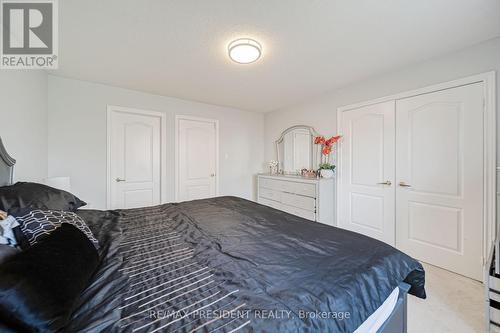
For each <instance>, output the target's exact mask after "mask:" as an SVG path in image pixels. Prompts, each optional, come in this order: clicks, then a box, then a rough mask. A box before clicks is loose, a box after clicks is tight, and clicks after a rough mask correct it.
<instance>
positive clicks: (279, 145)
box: [276, 125, 320, 174]
mask: <svg viewBox="0 0 500 333" xmlns="http://www.w3.org/2000/svg"><path fill="white" fill-rule="evenodd" d="M316 136H318V133H317V132H316V130H315V129H314V128H312V127H311V126H306V125H296V126H292V127H290V128H287V129H286V130H284V131H283V133H281V136H280V138H279V139H278V140H276V155H277V156H276V158H277V160H278V170H280V171H281V172H283V173H284V174H300V171H301V170H302V169H308V170H310V169H317V168H318V165H319V158H320V152H319V146H318V145H315V144H314V138H315V137H316Z"/></svg>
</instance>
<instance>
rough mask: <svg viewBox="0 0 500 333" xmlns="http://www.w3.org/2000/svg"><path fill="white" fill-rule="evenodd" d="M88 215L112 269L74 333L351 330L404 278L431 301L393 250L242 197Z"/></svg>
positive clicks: (101, 272) (99, 278) (79, 313)
mask: <svg viewBox="0 0 500 333" xmlns="http://www.w3.org/2000/svg"><path fill="white" fill-rule="evenodd" d="M79 214H80V215H81V216H82V217H83V218H84V219H85V220H86V221H87V223H88V224H89V226H90V227H91V229H92V230H93V231H94V233H95V234H96V236H97V238H98V239H99V241H100V244H101V250H100V251H101V253H100V254H101V260H102V262H101V264H100V267H99V269H98V271H97V272H96V275H95V278H94V280H93V283H92V284H91V286H90V287H89V288H87V290H86V291H85V292H84V294H83V295H82V297H81V299H80V300H79V303H78V306H77V309H76V311H75V313H74V315H73V318H72V320H71V322H70V324H69V326H68V327H67V329H66V330H67V331H68V332H79V331H81V332H195V331H196V332H212V331H214V332H233V331H240V330H241V331H243V332H246V331H250V332H352V331H354V330H355V329H356V328H357V327H358V326H359V325H360V324H361V323H362V322H363V321H364V320H365V319H366V318H367V317H368V316H369V315H370V314H372V313H373V312H374V311H375V310H376V309H377V308H378V307H379V306H380V305H381V304H382V303H383V301H384V300H385V299H386V298H387V297H388V296H389V294H390V293H391V292H392V291H393V290H394V288H396V287H397V286H398V284H399V283H400V282H401V281H403V280H405V281H406V282H407V283H409V284H410V285H411V286H412V288H411V290H410V293H412V294H414V295H417V296H419V297H425V292H424V271H423V269H422V266H421V265H420V264H419V263H418V262H417V261H415V260H413V259H412V258H410V257H408V256H407V255H405V254H403V253H402V252H400V251H398V250H396V249H395V248H393V247H391V246H388V245H386V244H384V243H382V242H379V241H376V240H374V239H371V238H369V237H365V236H362V235H359V234H356V233H353V232H349V231H346V230H342V229H338V228H334V227H330V226H326V225H322V224H320V223H316V222H310V221H307V220H304V219H301V218H299V217H296V216H293V215H289V214H287V213H284V212H281V211H278V210H275V209H272V208H269V207H265V206H262V205H259V204H256V203H253V202H250V201H247V200H243V199H239V198H235V197H221V198H215V199H207V200H198V201H190V202H184V203H179V204H166V205H162V206H157V207H152V208H141V209H132V210H123V211H118V212H113V211H109V212H102V211H90V210H89V211H85V210H82V211H80V212H79ZM319 317H322V318H319Z"/></svg>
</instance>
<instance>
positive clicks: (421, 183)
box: [396, 83, 483, 280]
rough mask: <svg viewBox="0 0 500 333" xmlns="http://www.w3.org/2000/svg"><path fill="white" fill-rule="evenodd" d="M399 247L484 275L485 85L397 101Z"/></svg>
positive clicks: (432, 261) (467, 273)
mask: <svg viewBox="0 0 500 333" xmlns="http://www.w3.org/2000/svg"><path fill="white" fill-rule="evenodd" d="M396 129H397V133H396V145H397V146H396V156H397V157H396V179H397V182H398V184H396V188H397V190H396V220H397V227H396V234H397V237H396V245H397V247H398V248H399V249H400V250H402V251H403V252H406V253H407V254H408V255H410V256H413V257H415V258H416V259H419V260H422V261H425V262H428V263H430V264H434V265H436V266H439V267H443V268H446V269H449V270H451V271H454V272H457V273H459V274H463V275H465V276H468V277H471V278H474V279H476V280H481V278H482V235H483V229H482V221H483V206H482V203H483V87H482V84H479V83H478V84H472V85H467V86H462V87H458V88H453V89H447V90H443V91H438V92H433V93H429V94H424V95H420V96H416V97H411V98H406V99H402V100H398V101H397V102H396Z"/></svg>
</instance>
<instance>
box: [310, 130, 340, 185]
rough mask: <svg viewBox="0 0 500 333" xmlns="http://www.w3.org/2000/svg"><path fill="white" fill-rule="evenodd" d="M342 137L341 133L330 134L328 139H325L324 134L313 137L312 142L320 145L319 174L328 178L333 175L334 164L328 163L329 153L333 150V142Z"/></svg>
mask: <svg viewBox="0 0 500 333" xmlns="http://www.w3.org/2000/svg"><path fill="white" fill-rule="evenodd" d="M340 138H342V136H341V135H336V136H332V137H331V138H330V139H325V137H324V136H317V137H315V138H314V144H317V145H320V148H321V164H320V165H319V170H320V173H321V176H322V177H324V178H330V177H332V176H333V170H334V169H335V165H333V164H331V163H330V154H331V153H332V152H333V148H334V146H335V144H336V143H337V142H338V141H339V140H340Z"/></svg>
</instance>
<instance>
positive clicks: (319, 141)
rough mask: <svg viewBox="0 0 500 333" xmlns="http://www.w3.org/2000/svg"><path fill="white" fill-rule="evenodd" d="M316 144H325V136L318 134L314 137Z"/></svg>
mask: <svg viewBox="0 0 500 333" xmlns="http://www.w3.org/2000/svg"><path fill="white" fill-rule="evenodd" d="M314 144H316V145H324V144H325V138H324V137H323V136H317V137H315V138H314Z"/></svg>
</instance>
